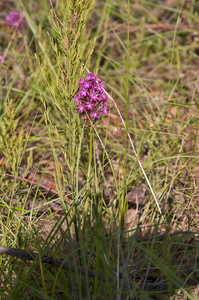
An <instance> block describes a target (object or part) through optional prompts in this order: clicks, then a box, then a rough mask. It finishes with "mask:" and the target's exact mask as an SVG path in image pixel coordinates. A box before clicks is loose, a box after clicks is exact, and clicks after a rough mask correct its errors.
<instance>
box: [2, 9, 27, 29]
mask: <svg viewBox="0 0 199 300" xmlns="http://www.w3.org/2000/svg"><path fill="white" fill-rule="evenodd" d="M23 23H24V19H23V18H22V17H21V14H20V12H16V11H11V13H10V14H9V15H7V17H6V24H7V25H10V26H13V27H17V28H19V29H23Z"/></svg>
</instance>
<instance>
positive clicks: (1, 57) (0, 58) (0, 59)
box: [0, 55, 3, 63]
mask: <svg viewBox="0 0 199 300" xmlns="http://www.w3.org/2000/svg"><path fill="white" fill-rule="evenodd" d="M2 60H3V55H0V63H1V62H2Z"/></svg>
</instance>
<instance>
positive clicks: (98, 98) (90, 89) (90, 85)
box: [74, 73, 109, 121]
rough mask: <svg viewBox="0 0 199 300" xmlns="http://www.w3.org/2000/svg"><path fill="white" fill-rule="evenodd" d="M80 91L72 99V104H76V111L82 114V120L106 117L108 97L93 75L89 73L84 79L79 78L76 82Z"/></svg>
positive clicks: (103, 86) (99, 80)
mask: <svg viewBox="0 0 199 300" xmlns="http://www.w3.org/2000/svg"><path fill="white" fill-rule="evenodd" d="M78 83H79V85H80V87H81V89H80V91H79V92H78V93H77V95H78V96H76V97H75V98H74V103H77V102H78V106H77V110H78V111H79V112H80V113H83V115H84V116H83V119H84V120H86V121H88V120H89V118H93V119H98V117H99V114H100V113H103V114H104V115H108V113H109V109H108V106H107V105H106V104H107V100H108V97H107V95H106V93H105V92H104V88H106V86H105V85H103V84H102V80H101V79H99V78H98V77H97V76H96V75H95V74H93V73H89V74H88V75H87V76H86V78H81V79H80V81H79V82H78Z"/></svg>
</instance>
